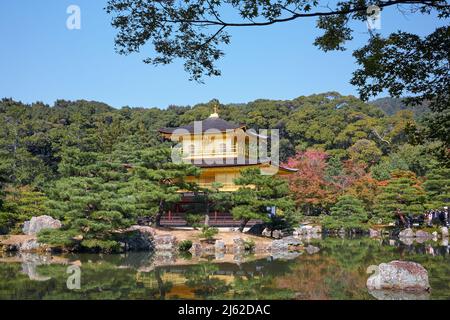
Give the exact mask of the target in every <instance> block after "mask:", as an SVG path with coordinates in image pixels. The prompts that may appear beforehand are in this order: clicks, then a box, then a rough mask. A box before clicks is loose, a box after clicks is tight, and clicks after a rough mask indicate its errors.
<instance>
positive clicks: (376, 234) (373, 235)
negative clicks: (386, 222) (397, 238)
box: [369, 229, 381, 238]
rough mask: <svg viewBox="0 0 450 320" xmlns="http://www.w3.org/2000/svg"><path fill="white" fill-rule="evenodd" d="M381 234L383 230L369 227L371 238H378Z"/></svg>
mask: <svg viewBox="0 0 450 320" xmlns="http://www.w3.org/2000/svg"><path fill="white" fill-rule="evenodd" d="M380 235H381V232H380V231H378V230H375V229H369V236H370V237H371V238H378V237H379V236H380Z"/></svg>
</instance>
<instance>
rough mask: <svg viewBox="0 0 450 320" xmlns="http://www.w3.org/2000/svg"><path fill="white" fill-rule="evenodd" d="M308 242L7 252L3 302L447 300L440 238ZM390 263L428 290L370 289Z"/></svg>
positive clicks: (0, 290) (448, 265)
mask: <svg viewBox="0 0 450 320" xmlns="http://www.w3.org/2000/svg"><path fill="white" fill-rule="evenodd" d="M311 244H312V245H313V246H315V247H317V248H319V249H320V251H318V252H314V251H317V250H309V253H308V252H306V251H303V252H299V253H292V254H290V255H289V256H279V257H271V256H265V257H263V256H244V257H242V256H241V257H238V256H229V255H225V256H217V257H215V256H211V257H207V258H205V257H202V258H193V257H190V256H174V255H170V254H168V255H153V254H150V253H128V254H121V255H119V254H117V255H101V254H70V255H35V254H24V255H17V254H16V255H3V256H0V299H386V298H394V299H450V253H449V246H448V244H446V243H442V242H441V241H437V242H427V243H422V244H419V243H413V244H410V245H406V244H404V243H401V242H399V241H393V240H383V241H381V240H375V239H369V238H360V239H340V238H326V239H323V240H315V241H313V242H312V243H311ZM392 260H408V261H415V262H419V263H421V264H422V265H423V266H424V267H425V268H426V269H427V270H428V272H429V277H430V284H431V287H432V290H431V293H429V294H421V295H410V294H406V293H390V292H369V291H368V290H367V288H366V286H365V284H366V280H367V278H368V276H369V274H367V268H368V267H369V266H371V265H378V264H380V263H382V262H389V261H392ZM69 267H70V268H69ZM77 267H79V269H77ZM68 268H69V269H68ZM77 270H79V271H80V275H81V277H80V282H79V284H80V288H79V289H73V287H74V286H75V287H76V285H77V282H76V279H74V278H73V277H72V278H70V279H69V287H71V288H72V289H69V288H68V285H67V282H68V278H69V277H70V276H74V275H75V274H76V273H77ZM68 272H69V273H68ZM72 272H75V273H72Z"/></svg>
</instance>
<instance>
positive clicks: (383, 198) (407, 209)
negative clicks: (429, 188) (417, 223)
mask: <svg viewBox="0 0 450 320" xmlns="http://www.w3.org/2000/svg"><path fill="white" fill-rule="evenodd" d="M425 199H426V195H425V191H424V190H423V189H422V187H421V186H420V183H419V181H418V180H417V178H416V176H415V174H414V173H412V172H410V171H394V172H393V173H392V178H391V179H390V180H388V182H387V185H386V186H384V187H383V188H382V191H381V193H380V194H379V195H378V197H377V199H376V208H375V218H376V219H381V221H383V222H390V221H393V220H395V219H396V218H399V217H397V216H396V211H397V209H399V210H400V212H401V213H402V214H403V215H406V214H411V215H419V214H422V213H423V212H424V209H425V208H424V202H425Z"/></svg>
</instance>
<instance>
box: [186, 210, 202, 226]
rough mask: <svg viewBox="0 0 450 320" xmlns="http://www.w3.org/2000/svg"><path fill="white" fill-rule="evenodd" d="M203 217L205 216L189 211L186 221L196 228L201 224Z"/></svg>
mask: <svg viewBox="0 0 450 320" xmlns="http://www.w3.org/2000/svg"><path fill="white" fill-rule="evenodd" d="M202 219H203V216H202V215H200V214H196V213H188V214H187V215H186V222H187V224H188V225H190V226H191V227H193V228H194V229H197V228H198V227H200V225H201V221H202Z"/></svg>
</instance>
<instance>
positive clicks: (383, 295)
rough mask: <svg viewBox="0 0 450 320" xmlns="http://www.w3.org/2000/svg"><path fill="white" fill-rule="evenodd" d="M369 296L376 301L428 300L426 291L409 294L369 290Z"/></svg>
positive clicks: (428, 296)
mask: <svg viewBox="0 0 450 320" xmlns="http://www.w3.org/2000/svg"><path fill="white" fill-rule="evenodd" d="M369 294H370V295H371V296H373V297H374V298H375V299H377V300H429V299H430V293H429V292H428V291H419V292H410V291H403V290H402V291H394V290H369Z"/></svg>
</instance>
